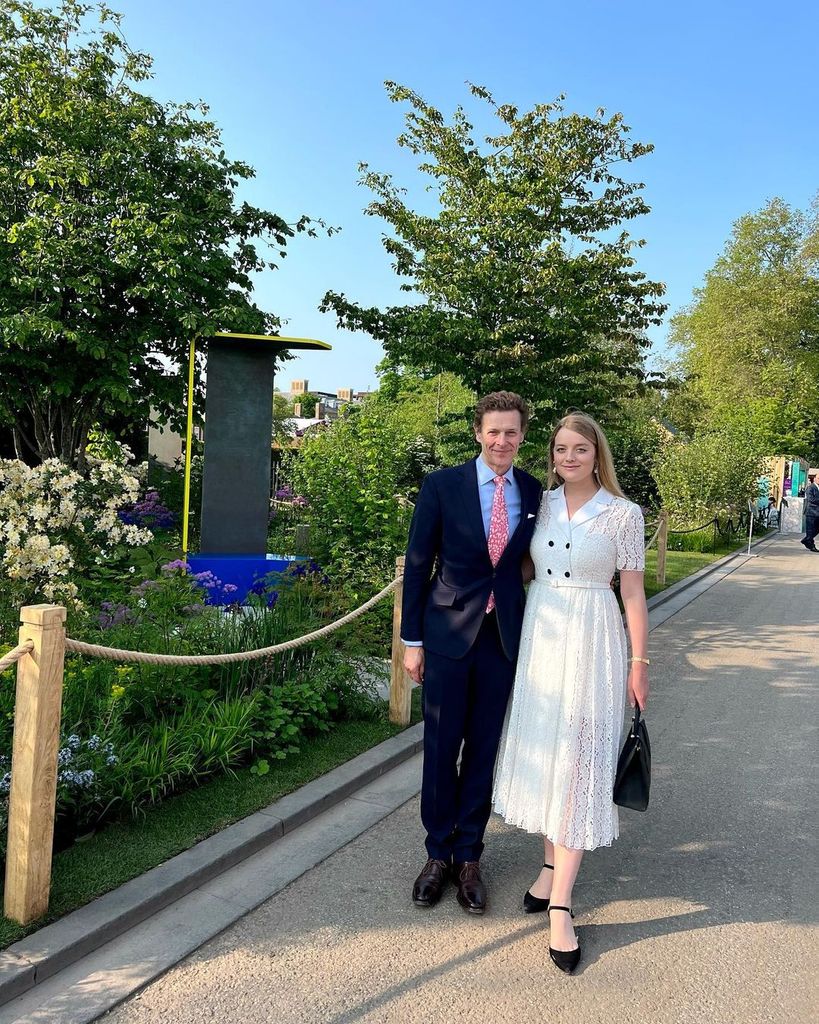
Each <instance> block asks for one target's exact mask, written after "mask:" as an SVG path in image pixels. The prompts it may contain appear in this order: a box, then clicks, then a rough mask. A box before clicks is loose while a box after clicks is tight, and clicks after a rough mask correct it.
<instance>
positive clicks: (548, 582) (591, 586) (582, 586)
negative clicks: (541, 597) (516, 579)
mask: <svg viewBox="0 0 819 1024" xmlns="http://www.w3.org/2000/svg"><path fill="white" fill-rule="evenodd" d="M532 582H533V583H540V584H541V585H542V586H544V587H572V588H574V589H577V590H611V586H610V585H609V584H608V583H592V581H591V580H566V579H563V580H561V579H550V578H549V577H548V576H547V577H546V579H543V578H542V577H540V578H538V577H537V576H536V577H535V578H534V579H533V580H532Z"/></svg>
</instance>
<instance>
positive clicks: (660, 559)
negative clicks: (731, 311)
mask: <svg viewBox="0 0 819 1024" xmlns="http://www.w3.org/2000/svg"><path fill="white" fill-rule="evenodd" d="M667 550H668V512H666V510H665V509H662V510H661V512H660V529H659V531H658V533H657V582H658V583H659V584H661V585H662V586H664V585H665V553H666V551H667Z"/></svg>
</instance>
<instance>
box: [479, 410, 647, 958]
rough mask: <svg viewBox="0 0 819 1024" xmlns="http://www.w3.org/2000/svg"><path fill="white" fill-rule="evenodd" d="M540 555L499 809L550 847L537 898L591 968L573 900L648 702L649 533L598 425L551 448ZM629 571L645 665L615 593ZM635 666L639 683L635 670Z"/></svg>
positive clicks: (606, 840) (567, 419)
mask: <svg viewBox="0 0 819 1024" xmlns="http://www.w3.org/2000/svg"><path fill="white" fill-rule="evenodd" d="M556 483H557V484H560V486H559V487H557V488H556V489H555V490H550V491H549V492H548V493H547V494H545V495H544V497H543V501H542V503H541V506H540V511H539V513H538V521H537V525H536V527H535V533H534V537H533V539H532V545H531V558H532V560H533V563H534V572H535V577H534V580H533V581H532V584H531V586H530V588H529V595H528V598H527V602H526V613H525V617H524V621H523V630H522V635H521V645H520V654H519V657H518V663H517V674H516V676H515V686H514V690H513V692H512V700H511V703H510V706H509V710H508V713H507V718H506V724H505V727H504V734H503V738H502V739H501V745H500V751H499V753H498V763H497V771H496V776H495V787H494V805H495V810H496V811H498V813H500V814H501V815H503V817H504V818H505V819H506V821H507V822H509V823H510V824H513V825H517V826H518V827H520V828H524V829H526V831H527V832H537V833H539V834H541V835H543V848H544V858H543V860H544V864H543V869H542V871H541V872H540V874H539V875H538V877H537V879H536V880H535V882H534V884H533V885H532V887H531V889H530V890H529V891H528V892H527V893H526V896H525V897H524V910H526V912H527V913H534V912H537V911H544V910H548V911H549V919H550V924H551V936H550V940H549V955H550V956H551V958H552V960H553V961H554V963H555V964H556V965H557V966H558V967H559V968H560V969H561V970H563V971H566V972H567V973H571V972H572V971H573V970H574V968H575V967H576V966H577V964H578V963H579V962H580V945H579V943H578V942H577V939H576V936H575V934H574V929H573V927H572V916H573V915H572V912H571V906H572V888H573V886H574V880H575V878H576V877H577V872H578V869H579V867H580V861H581V859H582V857H583V852H584V851H585V850H593V849H595V848H596V847H598V846H608V845H610V844H611V842H612V841H613V840H614V839H616V838H617V835H618V831H619V829H618V819H617V808H616V807H615V805H614V803H613V800H612V790H613V786H614V773H615V769H616V766H617V756H618V753H619V748H620V729H621V725H622V718H623V704H624V700H625V696H626V690H627V691H628V699H629V703H630V704H631V705H632V706H633V705H634V703H635V702H636V703H637V704H638V705H639V706H640V708H645V706H646V700H647V698H648V663H649V662H648V657H647V654H646V649H647V643H648V610H647V608H646V600H645V593H644V590H643V568H644V564H645V557H644V525H643V516H642V513H641V511H640V509H639V507H638V506H637V505H635V504H633V503H632V502H630V501H628V500H627V499H626V498H625V497H624V496H623V492H622V491H621V490H620V485H619V484H618V482H617V476H616V474H615V471H614V465H613V463H612V458H611V450H610V449H609V446H608V442H607V441H606V438H605V435H604V434H603V431H602V430H601V429H600V427H599V426H598V425H597V423H596V422H595V421H594V420H593V419H592V418H591V417H590V416H586V415H585V414H583V413H571V414H570V415H568V416H564V417H563V419H562V420H560V422H559V423H558V424H557V426H556V428H555V430H554V432H553V434H552V437H551V440H550V442H549V483H548V486H549V487H550V488H551V487H554V485H555V484H556ZM615 569H619V570H620V594H621V596H622V599H623V605H624V607H625V611H626V621H627V623H628V631H629V636H630V638H631V650H632V655H631V657H630V658H628V659H627V647H626V637H625V633H624V630H623V624H622V619H621V616H620V610H619V608H618V605H617V599H616V598H615V596H614V592H613V591H612V589H611V586H610V582H611V579H612V577H613V575H614V572H615ZM627 664H628V670H627Z"/></svg>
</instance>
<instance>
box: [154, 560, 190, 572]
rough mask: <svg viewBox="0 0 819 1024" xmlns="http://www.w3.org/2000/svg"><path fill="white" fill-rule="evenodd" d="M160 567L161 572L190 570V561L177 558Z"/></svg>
mask: <svg viewBox="0 0 819 1024" xmlns="http://www.w3.org/2000/svg"><path fill="white" fill-rule="evenodd" d="M159 568H160V571H161V572H182V573H189V572H190V567H189V566H188V563H187V562H185V561H183V560H182V559H181V558H175V559H174V560H173V561H172V562H166V563H165V564H164V565H161V566H160V567H159Z"/></svg>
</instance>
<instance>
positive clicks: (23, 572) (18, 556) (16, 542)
mask: <svg viewBox="0 0 819 1024" xmlns="http://www.w3.org/2000/svg"><path fill="white" fill-rule="evenodd" d="M138 493H139V480H138V478H137V476H136V475H135V473H134V472H133V471H131V470H130V469H129V468H128V467H126V466H122V465H117V464H116V463H114V462H110V461H106V460H102V459H94V458H91V459H89V470H88V474H87V475H86V476H82V475H80V474H79V473H77V472H76V470H73V469H71V468H70V467H69V466H66V465H65V464H64V463H62V462H60V460H59V459H47V460H46V461H45V462H43V463H42V464H41V465H39V466H34V467H31V466H27V465H26V464H25V463H24V462H20V461H18V460H16V459H0V565H2V570H3V575H4V576H5V577H6V579H7V581H8V583H9V586H10V589H11V592H12V594H11V596H12V598H13V600H14V601H15V603H17V604H22V603H25V602H27V601H28V602H30V601H31V600H33V599H34V598H40V599H44V600H46V601H66V602H73V601H75V600H76V598H77V593H78V589H77V585H76V583H75V582H74V581H73V580H72V579H71V576H72V574H73V575H74V576H75V577H76V574H77V573H79V572H82V570H83V568H84V567H85V566H87V565H89V564H90V563H91V562H92V561H95V560H96V561H104V560H105V558H106V556H107V555H108V554H109V553H111V551H112V550H113V549H114V548H115V547H117V546H119V545H127V546H130V547H136V546H140V545H143V544H147V543H148V542H149V541H151V540H152V539H153V535H152V533H151V531H150V530H148V529H145V528H143V527H140V526H137V525H134V524H132V523H125V522H123V520H122V519H121V518H120V516H119V514H118V513H119V510H120V509H122V508H123V507H124V506H126V505H131V504H133V502H134V501H136V499H137V497H138Z"/></svg>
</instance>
